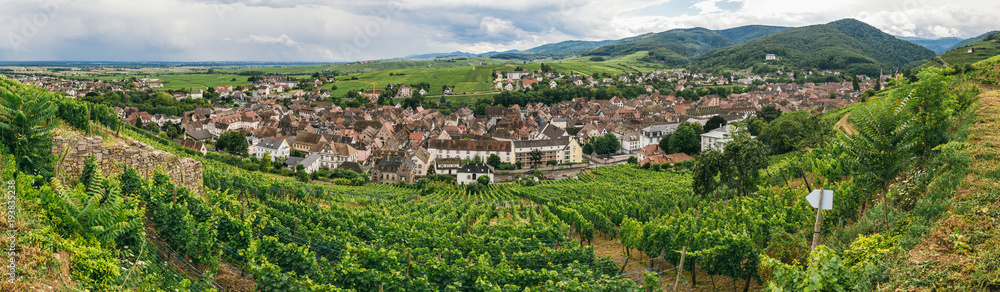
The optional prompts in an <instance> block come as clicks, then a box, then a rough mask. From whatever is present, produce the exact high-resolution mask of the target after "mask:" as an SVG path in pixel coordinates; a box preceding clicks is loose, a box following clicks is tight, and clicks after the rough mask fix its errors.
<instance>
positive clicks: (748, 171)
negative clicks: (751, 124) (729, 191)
mask: <svg viewBox="0 0 1000 292" xmlns="http://www.w3.org/2000/svg"><path fill="white" fill-rule="evenodd" d="M770 152H771V149H769V148H768V147H767V145H764V143H763V142H760V140H757V139H752V138H750V136H747V135H745V134H737V135H736V137H735V138H733V140H732V141H729V143H726V147H725V152H724V153H723V157H725V159H726V161H727V162H728V164H729V165H730V167H731V168H732V169H733V171H731V172H729V173H730V174H729V175H735V177H733V178H732V179H734V180H735V181H734V182H735V184H736V189H738V190H739V191H740V193H742V194H743V195H744V196H745V195H747V194H749V193H752V192H756V191H757V183H758V181H759V179H760V170H762V169H765V168H767V165H768V164H769V163H770V160H768V159H769V158H768V155H769V154H770Z"/></svg>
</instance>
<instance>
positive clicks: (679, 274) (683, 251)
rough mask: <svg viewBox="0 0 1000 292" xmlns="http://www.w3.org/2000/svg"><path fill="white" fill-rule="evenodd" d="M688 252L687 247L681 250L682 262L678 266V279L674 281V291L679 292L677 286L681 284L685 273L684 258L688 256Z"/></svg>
mask: <svg viewBox="0 0 1000 292" xmlns="http://www.w3.org/2000/svg"><path fill="white" fill-rule="evenodd" d="M687 251H688V247H687V246H684V248H682V249H681V262H680V264H678V265H677V279H675V280H674V291H677V285H679V284H680V283H681V275H683V272H684V257H685V256H687Z"/></svg>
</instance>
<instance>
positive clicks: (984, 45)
mask: <svg viewBox="0 0 1000 292" xmlns="http://www.w3.org/2000/svg"><path fill="white" fill-rule="evenodd" d="M969 50H972V52H971V53H970V52H969ZM996 55H1000V33H993V34H991V35H989V36H987V37H985V38H981V41H980V42H977V43H972V44H968V45H964V46H962V47H958V48H955V49H953V50H951V51H948V52H946V53H944V54H941V55H940V56H937V57H935V58H934V60H933V61H932V62H930V63H931V64H934V65H942V66H965V65H969V64H972V63H975V62H979V61H982V60H985V59H988V58H990V57H993V56H996Z"/></svg>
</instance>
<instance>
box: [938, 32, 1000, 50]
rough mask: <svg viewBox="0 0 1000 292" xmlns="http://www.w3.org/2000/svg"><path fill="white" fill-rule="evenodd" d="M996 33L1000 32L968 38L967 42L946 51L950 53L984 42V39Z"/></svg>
mask: <svg viewBox="0 0 1000 292" xmlns="http://www.w3.org/2000/svg"><path fill="white" fill-rule="evenodd" d="M997 32H1000V30H994V31H991V32H987V33H984V34H981V35H979V36H976V37H974V38H969V39H967V40H964V41H962V42H960V43H957V44H955V45H954V46H951V48H948V50H949V51H950V50H954V49H957V48H961V47H964V46H968V45H972V44H975V43H978V42H981V41H983V40H985V39H986V37H988V36H990V35H991V34H994V33H997Z"/></svg>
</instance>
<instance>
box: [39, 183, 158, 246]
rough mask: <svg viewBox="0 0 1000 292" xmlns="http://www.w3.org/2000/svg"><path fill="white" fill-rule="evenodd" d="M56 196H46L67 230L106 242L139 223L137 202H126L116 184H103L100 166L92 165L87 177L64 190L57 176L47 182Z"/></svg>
mask: <svg viewBox="0 0 1000 292" xmlns="http://www.w3.org/2000/svg"><path fill="white" fill-rule="evenodd" d="M49 184H50V185H51V187H52V190H53V191H54V195H55V196H56V197H57V199H55V200H48V203H49V204H48V205H49V206H50V207H54V208H57V210H50V213H52V214H54V215H56V216H57V217H59V218H60V220H61V226H62V227H63V228H64V229H66V231H67V233H69V234H79V235H81V236H84V237H86V238H95V239H98V240H100V241H102V242H105V243H108V244H112V245H113V244H115V243H116V241H117V240H118V239H120V238H122V237H123V236H125V235H127V234H129V233H134V234H135V233H138V232H139V230H140V228H141V226H142V211H141V210H140V209H139V208H138V206H137V205H136V204H128V203H126V201H125V199H124V198H123V197H122V196H121V194H120V192H119V190H118V188H117V186H115V185H111V186H109V185H105V180H104V173H103V172H102V171H101V169H100V167H94V168H92V172H90V173H89V174H88V178H87V180H86V181H84V182H81V183H80V184H78V185H77V187H76V188H73V189H69V190H67V189H66V188H65V187H64V186H63V185H62V183H60V182H59V180H56V179H51V180H50V183H49Z"/></svg>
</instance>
